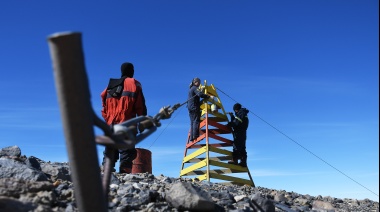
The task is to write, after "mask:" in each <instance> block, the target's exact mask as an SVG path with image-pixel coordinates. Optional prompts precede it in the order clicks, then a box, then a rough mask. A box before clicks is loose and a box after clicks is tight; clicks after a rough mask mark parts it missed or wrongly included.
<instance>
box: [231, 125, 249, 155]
mask: <svg viewBox="0 0 380 212" xmlns="http://www.w3.org/2000/svg"><path fill="white" fill-rule="evenodd" d="M246 140H247V131H245V130H242V131H235V132H234V145H233V153H232V154H233V158H235V159H236V160H238V159H240V160H247V151H246V146H245V144H246Z"/></svg>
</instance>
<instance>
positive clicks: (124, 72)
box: [120, 62, 135, 78]
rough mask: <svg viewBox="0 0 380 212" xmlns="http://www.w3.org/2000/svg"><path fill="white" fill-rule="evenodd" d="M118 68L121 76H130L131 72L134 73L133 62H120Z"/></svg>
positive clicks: (131, 75)
mask: <svg viewBox="0 0 380 212" xmlns="http://www.w3.org/2000/svg"><path fill="white" fill-rule="evenodd" d="M120 70H121V76H122V77H130V78H132V77H133V74H134V73H135V69H134V67H133V64H132V63H129V62H126V63H123V64H121V67H120Z"/></svg>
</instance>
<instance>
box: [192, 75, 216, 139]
mask: <svg viewBox="0 0 380 212" xmlns="http://www.w3.org/2000/svg"><path fill="white" fill-rule="evenodd" d="M200 84H201V80H200V79H199V78H198V77H196V78H194V79H193V80H192V81H191V84H190V90H189V94H188V98H187V100H188V101H187V109H188V110H189V116H190V139H189V141H193V140H195V139H197V138H198V137H199V123H200V117H201V109H200V106H201V105H200V103H201V100H200V98H210V97H211V98H214V96H212V95H207V94H204V93H202V91H201V90H199V86H200Z"/></svg>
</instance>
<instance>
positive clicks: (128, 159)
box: [102, 125, 137, 168]
mask: <svg viewBox="0 0 380 212" xmlns="http://www.w3.org/2000/svg"><path fill="white" fill-rule="evenodd" d="M111 127H112V125H111ZM105 154H106V150H104V151H103V162H102V165H104V163H105ZM119 154H120V168H132V165H133V163H132V162H133V160H134V159H135V158H136V156H137V150H136V149H135V147H133V148H132V149H127V150H120V149H119V150H118V151H115V155H114V158H115V162H114V164H112V167H115V163H116V162H117V160H119Z"/></svg>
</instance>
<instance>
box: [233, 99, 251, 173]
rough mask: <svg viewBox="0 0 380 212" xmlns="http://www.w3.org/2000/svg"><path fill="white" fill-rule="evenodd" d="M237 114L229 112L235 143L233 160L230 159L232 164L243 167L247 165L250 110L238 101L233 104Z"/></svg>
mask: <svg viewBox="0 0 380 212" xmlns="http://www.w3.org/2000/svg"><path fill="white" fill-rule="evenodd" d="M233 110H234V111H235V115H233V114H232V113H229V114H230V116H231V121H230V122H229V123H228V126H230V127H232V129H233V135H234V144H233V152H232V160H230V161H228V163H230V164H235V165H237V164H238V160H239V159H240V163H239V165H240V166H242V167H247V151H246V140H247V129H248V124H249V119H248V113H249V110H247V109H246V108H242V107H241V104H239V103H236V104H235V105H234V106H233Z"/></svg>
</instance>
